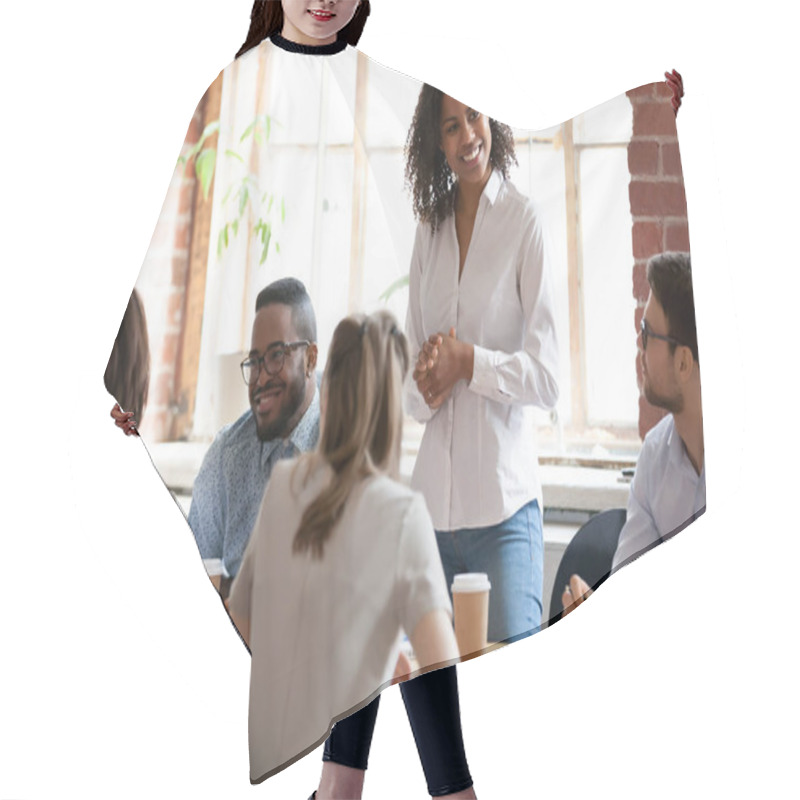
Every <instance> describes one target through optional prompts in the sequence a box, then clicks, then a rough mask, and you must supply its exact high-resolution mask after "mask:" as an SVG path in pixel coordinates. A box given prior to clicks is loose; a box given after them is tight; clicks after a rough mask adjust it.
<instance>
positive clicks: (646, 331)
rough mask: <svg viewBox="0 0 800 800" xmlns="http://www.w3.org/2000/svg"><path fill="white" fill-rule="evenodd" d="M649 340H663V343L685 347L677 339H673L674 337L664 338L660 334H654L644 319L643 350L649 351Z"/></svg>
mask: <svg viewBox="0 0 800 800" xmlns="http://www.w3.org/2000/svg"><path fill="white" fill-rule="evenodd" d="M648 339H661V341H662V342H669V343H670V344H674V345H675V346H676V347H682V346H683V344H682V343H681V342H679V341H678V340H677V339H673V338H672V336H662V335H661V334H660V333H653V331H651V330H650V326H649V325H648V324H647V320H646V319H645V318H644V317H642V350H647V340H648Z"/></svg>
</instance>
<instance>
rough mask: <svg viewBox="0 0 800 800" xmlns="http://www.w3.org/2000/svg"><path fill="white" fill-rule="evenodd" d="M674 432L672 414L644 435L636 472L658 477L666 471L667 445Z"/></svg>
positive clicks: (668, 449) (667, 459)
mask: <svg viewBox="0 0 800 800" xmlns="http://www.w3.org/2000/svg"><path fill="white" fill-rule="evenodd" d="M674 430H675V424H674V421H673V419H672V414H667V415H666V416H665V417H664V418H663V419H661V420H660V421H659V422H658V423H657V424H656V425H654V426H653V427H652V428H651V429H650V430H649V431H648V432H647V433H646V434H645V437H644V441H643V442H642V449H641V452H640V453H639V458H638V460H637V462H636V468H637V470H639V471H640V472H645V473H648V474H651V473H652V474H656V475H658V474H660V473H661V472H662V471H663V470H664V469H666V464H667V462H668V461H669V451H670V447H669V445H670V441H671V438H672V435H673V433H674Z"/></svg>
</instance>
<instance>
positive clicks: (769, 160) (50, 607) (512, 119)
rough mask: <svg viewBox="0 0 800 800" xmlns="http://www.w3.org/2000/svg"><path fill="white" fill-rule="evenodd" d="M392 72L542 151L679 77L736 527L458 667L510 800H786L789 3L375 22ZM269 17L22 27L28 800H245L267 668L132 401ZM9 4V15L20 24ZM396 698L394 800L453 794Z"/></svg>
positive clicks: (14, 345)
mask: <svg viewBox="0 0 800 800" xmlns="http://www.w3.org/2000/svg"><path fill="white" fill-rule="evenodd" d="M374 6H375V10H374V12H373V17H372V19H371V20H370V22H369V24H368V27H367V32H366V33H365V36H364V38H363V40H362V44H363V49H364V51H365V52H366V53H368V54H369V55H371V56H373V57H375V58H377V59H379V60H381V61H383V62H384V63H386V64H389V65H391V66H394V67H396V68H398V69H401V70H402V71H404V72H408V73H411V74H413V75H414V76H415V77H418V78H423V79H426V80H428V81H429V82H431V83H436V84H438V85H439V86H440V87H441V88H443V89H445V90H448V91H450V92H451V93H452V94H454V95H456V96H459V97H461V98H463V99H465V100H468V101H469V102H470V103H471V104H472V105H475V106H477V107H479V108H482V109H483V110H484V111H486V112H487V113H490V114H492V115H493V116H496V117H498V118H500V119H502V120H504V121H506V122H509V123H511V124H514V125H521V126H525V127H529V128H543V127H546V126H550V125H553V124H555V123H558V122H560V121H562V120H563V119H565V118H567V117H570V116H573V115H574V114H577V113H579V112H582V111H584V110H586V109H588V108H589V107H591V106H593V105H596V104H598V103H600V102H602V101H604V100H606V99H608V98H611V97H613V96H615V95H617V94H619V93H620V92H623V91H625V90H627V89H630V88H632V87H634V86H637V85H640V84H643V83H649V82H651V81H654V80H658V79H660V77H661V76H662V73H663V71H664V69H666V68H668V67H673V66H675V67H677V68H678V69H679V70H681V71H682V73H683V75H684V78H685V81H686V89H687V96H686V99H685V104H684V108H683V109H682V110H681V113H680V117H679V120H678V122H679V135H680V143H681V152H682V155H683V165H684V175H685V180H686V191H687V197H688V203H689V221H690V233H691V242H692V256H693V265H694V275H695V297H696V305H697V313H698V328H699V339H700V347H701V350H702V358H703V373H702V375H703V389H704V398H703V400H704V410H705V424H706V452H707V458H706V463H707V473H708V509H709V510H708V513H707V514H706V516H705V517H704V518H703V519H701V520H700V521H699V522H697V523H696V524H695V525H693V526H692V527H691V528H690V529H688V530H687V531H686V532H684V533H683V534H681V535H680V536H679V537H677V539H675V540H674V541H673V542H671V543H670V544H668V545H666V546H664V547H662V548H659V549H657V550H656V551H655V552H653V553H651V554H649V555H648V556H647V557H646V558H643V559H641V560H640V561H639V562H637V563H636V564H635V565H634V566H631V567H629V568H626V569H625V570H623V571H622V572H621V573H619V574H618V575H616V576H615V577H614V579H613V580H611V581H609V583H607V584H606V585H605V587H604V588H603V589H602V590H601V591H600V592H599V593H598V594H597V596H596V597H595V598H594V599H593V600H592V602H591V603H589V604H588V605H587V606H585V607H584V608H583V609H582V610H581V611H580V613H577V614H574V615H572V616H571V617H570V618H569V619H568V620H567V621H565V622H564V623H562V624H561V625H559V626H557V627H555V628H554V629H552V630H550V631H547V632H545V633H544V634H542V635H539V636H536V637H533V639H530V640H528V641H526V642H522V643H518V644H516V645H514V646H513V647H510V648H507V649H506V650H505V651H502V652H499V653H495V654H491V655H488V656H485V657H483V658H482V659H479V660H477V661H473V662H470V663H468V664H466V665H464V666H463V667H462V668H461V669H460V671H459V680H460V686H461V697H462V712H463V722H464V729H465V738H466V743H467V748H468V755H469V759H470V765H471V768H472V771H473V775H474V777H475V781H476V788H477V790H478V792H479V795H480V796H481V797H482V798H508V797H512V796H518V797H536V798H551V797H572V796H574V797H581V796H592V797H614V798H641V797H648V798H661V797H664V798H674V797H676V796H681V797H688V798H694V797H722V796H725V797H737V798H738V797H743V798H752V797H759V796H760V797H764V796H770V795H783V794H786V793H787V790H788V789H790V787H791V786H792V785H793V784H794V785H795V786H796V771H795V769H794V767H793V761H794V758H795V756H796V750H797V733H796V730H797V716H796V715H797V712H798V710H800V709H799V708H798V697H797V688H796V687H797V668H798V663H797V656H796V654H795V649H796V648H795V644H796V638H797V636H796V631H797V619H796V616H795V603H794V602H793V599H794V596H795V595H796V592H795V591H794V582H795V577H796V574H797V569H796V564H797V555H798V546H797V541H796V540H797V532H798V523H797V502H796V495H797V492H796V487H795V480H794V479H795V478H796V476H797V467H796V463H797V461H796V459H797V453H798V449H797V448H798V444H800V442H798V438H797V434H796V422H795V415H794V413H793V412H794V409H795V402H794V401H795V398H796V391H795V389H796V383H797V378H796V374H795V373H796V368H797V361H798V359H797V344H796V339H797V334H796V330H797V321H796V317H797V314H796V292H797V284H798V281H797V268H798V257H797V248H796V246H794V245H793V243H792V242H791V241H790V240H789V232H790V231H791V230H793V229H794V228H795V227H796V220H797V216H798V215H797V211H798V208H797V206H798V204H797V200H796V189H797V178H798V175H797V169H796V166H794V150H795V144H794V142H793V140H792V136H793V134H794V132H795V131H796V130H797V126H796V123H797V112H796V108H797V103H796V98H795V96H794V93H793V92H792V85H791V84H790V80H789V78H790V74H793V73H790V72H789V70H790V68H791V67H790V62H789V53H790V52H791V51H793V49H794V44H795V43H794V41H793V38H792V37H791V36H790V29H791V27H792V23H791V22H790V20H789V19H788V18H784V17H783V16H782V12H781V10H780V9H781V8H782V7H783V5H782V4H779V3H777V2H772V1H769V2H762V3H759V4H758V5H757V7H756V9H755V10H754V7H753V6H752V4H747V5H744V4H741V6H739V4H733V3H727V4H724V5H723V4H712V3H706V4H700V3H697V2H683V1H682V0H674V1H673V2H670V3H669V4H668V5H667V4H663V5H657V4H655V3H643V2H623V1H622V0H606V2H604V3H588V2H584V1H583V0H581V1H580V2H572V3H522V2H511V1H510V0H502V1H500V0H495V1H494V2H493V3H491V4H489V3H487V2H478V1H477V0H461V2H458V3H455V2H446V3H445V2H437V3H433V2H431V0H403V2H395V3H390V2H388V0H375V2H374ZM249 8H250V2H249V0H227V2H224V3H223V2H221V0H214V1H212V0H170V2H169V3H163V2H156V1H155V0H139V2H136V3H108V2H96V1H89V0H86V1H81V2H73V3H69V2H55V1H51V2H35V3H33V2H32V3H27V4H24V5H23V4H22V3H13V4H7V5H5V6H4V7H3V11H2V12H1V13H2V24H1V25H0V28H1V29H2V33H0V37H2V41H1V42H0V43H1V44H2V47H1V48H0V52H2V54H3V55H2V57H3V75H4V81H3V89H4V91H3V123H2V128H1V130H2V137H3V147H2V153H3V156H4V160H3V171H2V186H3V191H2V200H1V201H0V202H2V205H3V209H2V220H3V239H2V273H0V287H2V288H0V326H2V327H1V329H0V341H2V342H3V344H2V363H3V368H4V369H3V384H2V387H3V388H2V392H0V404H1V405H0V409H1V411H2V417H1V418H2V422H3V433H2V452H3V463H4V467H5V469H4V476H3V478H2V480H1V481H0V486H2V497H3V502H2V522H0V525H1V526H2V527H1V528H0V531H1V533H0V535H1V536H2V558H3V569H2V573H3V576H2V579H1V580H0V798H52V797H58V798H81V799H82V800H86V799H89V798H108V797H115V798H128V797H130V798H142V797H148V798H150V797H152V798H175V797H192V798H196V799H197V800H202V799H204V798H218V797H223V796H224V797H226V798H240V797H246V798H251V797H270V798H273V797H274V798H305V797H307V796H308V794H309V793H310V792H311V790H312V789H313V788H314V787H315V785H316V780H317V776H318V772H319V756H318V754H317V755H314V754H312V755H311V756H309V757H307V758H306V759H304V760H303V761H301V762H300V763H299V764H297V765H295V766H294V767H292V768H290V769H289V770H287V771H285V772H284V773H282V774H281V775H280V776H278V777H276V778H273V779H271V780H270V781H268V782H266V783H265V784H263V785H261V786H259V787H255V788H254V787H251V786H250V785H249V783H248V765H247V731H246V718H247V683H248V658H247V655H246V653H245V651H244V648H243V647H242V646H241V644H240V642H239V640H238V638H237V637H236V635H235V634H234V633H233V631H232V629H231V627H230V625H229V623H228V621H227V619H226V618H225V616H224V614H223V613H222V611H221V609H220V607H219V603H218V601H217V600H216V599H215V595H214V593H213V591H211V590H210V588H209V585H208V582H207V579H206V578H205V576H204V573H203V571H202V567H201V563H200V560H199V557H198V556H197V551H196V548H195V545H194V541H193V539H192V537H191V534H190V532H189V529H188V527H187V526H186V524H185V522H184V521H183V518H182V517H181V515H180V512H179V511H178V509H177V508H176V507H175V505H174V504H173V502H172V501H171V499H170V497H169V495H168V493H167V491H166V490H165V489H164V487H163V485H162V484H161V482H160V479H159V478H158V475H157V474H156V472H155V470H154V469H153V468H152V466H151V465H150V462H149V459H148V457H147V453H146V451H145V450H144V447H143V446H142V444H141V442H139V441H135V440H133V439H127V438H125V437H124V436H122V435H121V434H120V433H119V432H118V431H117V430H116V429H115V428H114V427H113V425H112V424H111V421H110V419H109V418H108V411H109V409H110V407H111V404H112V400H111V399H110V398H109V396H108V395H107V394H106V392H105V390H104V388H103V383H102V374H103V370H104V368H105V363H106V360H107V358H108V354H109V352H110V349H111V345H112V343H113V340H114V336H115V334H116V330H117V327H118V324H119V321H120V319H121V318H122V313H123V310H124V308H125V304H126V301H127V297H128V294H129V292H130V289H131V287H132V286H133V283H134V280H135V278H136V275H137V273H138V271H139V267H140V264H141V260H142V257H143V255H144V253H145V251H146V249H147V245H148V242H149V237H150V235H151V233H152V229H153V226H154V224H155V221H156V219H157V217H158V213H159V208H160V204H161V201H162V198H163V196H164V193H165V191H166V187H167V183H168V180H169V177H170V175H171V174H172V169H173V167H174V163H175V158H176V155H177V153H178V150H179V147H180V144H181V142H182V141H183V137H184V134H185V130H186V125H187V122H188V120H189V118H190V116H191V113H192V111H193V109H194V107H195V104H196V103H197V101H198V99H199V98H200V96H201V95H202V93H203V91H204V90H205V88H206V86H207V85H208V84H209V83H210V82H211V81H212V80H213V78H214V77H215V76H216V74H217V72H218V71H219V70H220V69H221V68H222V67H223V66H224V65H225V64H227V63H228V61H229V60H230V59H231V57H232V55H233V53H234V52H235V50H236V49H237V48H238V46H239V44H240V43H241V41H242V39H243V36H244V34H245V31H246V28H247V22H248V15H249ZM9 9H12V10H9ZM398 696H399V695H398V692H397V690H396V689H393V690H391V691H388V692H386V693H385V695H384V700H383V705H382V712H381V715H380V718H379V722H378V728H377V731H376V737H375V744H374V748H373V756H372V761H371V765H370V771H369V774H368V778H367V787H366V792H365V797H366V798H369V797H380V798H390V799H391V798H405V797H424V796H425V789H424V782H423V780H422V775H421V770H420V768H419V764H418V760H417V757H416V754H415V751H414V749H413V744H412V741H411V734H410V731H409V729H408V726H407V722H406V721H405V719H404V714H403V712H402V706H401V704H400V702H399V700H398Z"/></svg>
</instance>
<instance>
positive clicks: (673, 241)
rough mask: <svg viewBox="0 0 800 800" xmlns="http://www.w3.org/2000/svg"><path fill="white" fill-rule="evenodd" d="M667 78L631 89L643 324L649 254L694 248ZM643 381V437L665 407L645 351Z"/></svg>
mask: <svg viewBox="0 0 800 800" xmlns="http://www.w3.org/2000/svg"><path fill="white" fill-rule="evenodd" d="M671 96H672V94H671V92H670V90H669V89H668V88H667V85H666V84H665V83H656V84H649V85H647V86H642V87H640V88H638V89H634V90H633V91H630V92H628V97H629V98H630V101H631V103H632V105H633V136H632V137H631V141H630V144H629V145H628V168H629V170H630V173H631V182H630V186H629V194H630V203H631V216H632V218H633V258H634V262H633V274H632V289H633V296H634V298H635V300H636V310H635V312H634V324H635V326H636V328H635V329H636V331H637V332H638V330H639V325H640V324H641V320H642V314H643V312H644V305H645V303H646V302H647V295H648V293H649V286H648V284H647V277H646V273H645V269H646V266H647V260H648V259H649V258H650V256H652V255H655V254H656V253H661V252H663V251H665V250H682V251H688V250H689V228H688V223H687V217H686V195H685V193H684V188H683V171H682V169H681V156H680V151H679V149H678V133H677V129H676V127H675V114H674V112H673V110H672V105H671V103H670V98H671ZM636 379H637V383H638V386H639V392H640V394H639V435H640V436H641V437H644V435H645V434H646V433H647V431H649V430H650V428H652V427H653V426H654V425H655V424H656V423H657V422H658V421H659V420H660V419H661V418H662V417H663V416H664V413H665V412H664V411H663V410H662V409H659V408H654V407H653V406H651V405H650V403H648V402H647V400H646V399H645V398H644V395H643V394H641V389H642V365H641V354H640V355H637V358H636Z"/></svg>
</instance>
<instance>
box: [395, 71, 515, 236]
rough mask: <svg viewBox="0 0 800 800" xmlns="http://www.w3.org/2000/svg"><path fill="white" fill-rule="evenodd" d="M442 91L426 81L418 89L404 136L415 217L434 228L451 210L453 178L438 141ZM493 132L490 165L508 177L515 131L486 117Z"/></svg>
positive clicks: (453, 193)
mask: <svg viewBox="0 0 800 800" xmlns="http://www.w3.org/2000/svg"><path fill="white" fill-rule="evenodd" d="M443 99H444V92H442V91H441V90H440V89H437V88H435V87H434V86H429V85H428V84H427V83H426V84H424V85H423V87H422V91H421V92H420V93H419V100H418V101H417V108H416V111H414V119H413V120H412V121H411V127H410V128H409V131H408V138H407V139H406V149H405V153H406V186H407V187H408V188H409V189H410V190H411V195H412V198H413V205H414V217H415V218H416V219H417V221H419V222H427V223H428V224H430V226H431V229H432V230H433V231H436V229H437V228H438V227H439V225H441V223H442V222H444V220H445V219H447V217H448V216H450V214H451V213H452V212H453V200H454V198H455V191H454V189H455V186H456V178H455V176H454V175H453V172H452V170H451V169H450V167H449V166H448V164H447V159H446V158H445V155H444V153H443V152H442V149H441V147H439V144H440V143H441V141H442V134H441V119H442V100H443ZM489 129H490V130H491V132H492V149H491V152H490V153H489V162H490V163H491V165H492V166H493V167H494V168H495V169H496V170H498V171H499V172H501V173H502V174H503V177H504V178H508V173H509V170H510V169H511V165H512V164H516V163H518V162H517V154H516V151H515V150H514V133H513V131H512V130H511V128H510V127H509V126H508V125H504V124H503V123H502V122H497V121H496V120H493V119H491V118H490V119H489Z"/></svg>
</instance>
